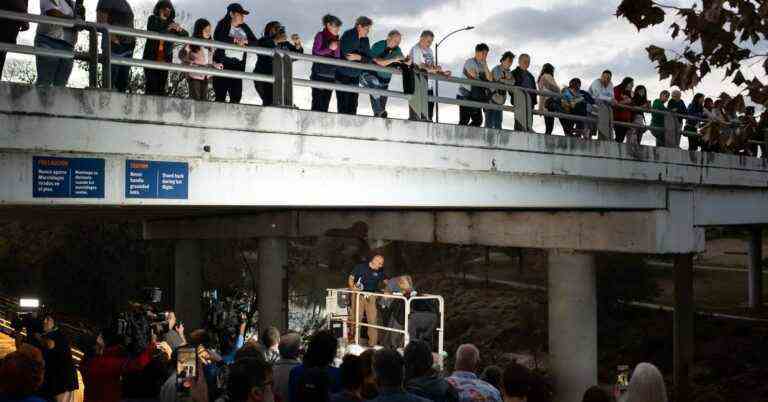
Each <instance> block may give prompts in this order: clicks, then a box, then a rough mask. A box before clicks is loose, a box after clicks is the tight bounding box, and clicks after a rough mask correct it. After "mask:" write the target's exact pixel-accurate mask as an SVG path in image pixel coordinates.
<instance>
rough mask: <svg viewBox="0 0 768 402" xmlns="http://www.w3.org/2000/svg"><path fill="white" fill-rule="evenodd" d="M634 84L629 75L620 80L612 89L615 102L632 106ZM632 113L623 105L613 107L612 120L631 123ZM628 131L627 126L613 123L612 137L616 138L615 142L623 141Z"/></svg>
mask: <svg viewBox="0 0 768 402" xmlns="http://www.w3.org/2000/svg"><path fill="white" fill-rule="evenodd" d="M634 86H635V80H634V79H632V78H630V77H626V78H624V79H623V80H622V81H621V84H619V85H617V86H616V88H614V89H613V98H614V99H615V101H616V103H618V104H620V105H626V106H632V88H633V87H634ZM632 115H633V113H632V111H631V110H629V109H625V108H623V107H618V106H614V107H613V120H614V121H620V122H623V123H631V122H632ZM628 131H629V127H625V126H618V125H614V126H613V133H614V138H615V139H616V142H624V138H626V137H627V132H628Z"/></svg>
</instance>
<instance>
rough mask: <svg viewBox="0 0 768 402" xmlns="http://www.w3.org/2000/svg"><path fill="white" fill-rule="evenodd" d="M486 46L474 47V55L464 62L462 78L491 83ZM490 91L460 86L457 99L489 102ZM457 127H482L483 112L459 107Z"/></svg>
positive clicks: (478, 45) (477, 87)
mask: <svg viewBox="0 0 768 402" xmlns="http://www.w3.org/2000/svg"><path fill="white" fill-rule="evenodd" d="M489 50H490V49H489V48H488V45H486V44H485V43H479V44H477V46H475V55H474V56H473V57H471V58H469V59H467V61H465V62H464V68H463V69H462V70H463V73H464V78H466V79H469V80H479V81H493V75H492V74H491V70H490V69H488V52H489ZM491 96H492V94H491V90H490V89H488V88H486V87H481V86H475V85H462V86H461V88H459V94H458V95H457V96H456V98H457V99H460V100H461V99H465V100H470V101H474V102H489V101H490V100H491ZM459 125H460V126H475V127H480V126H482V125H483V110H482V109H480V108H477V107H471V106H462V105H459Z"/></svg>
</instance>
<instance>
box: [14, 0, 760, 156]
mask: <svg viewBox="0 0 768 402" xmlns="http://www.w3.org/2000/svg"><path fill="white" fill-rule="evenodd" d="M0 18H3V19H7V20H15V21H23V22H29V23H38V24H53V25H58V26H62V27H66V28H73V29H75V30H78V31H86V32H88V49H87V51H85V52H78V51H72V52H67V51H61V50H53V49H41V48H37V47H34V46H24V45H14V44H6V43H0V51H6V52H11V53H20V54H28V55H39V56H49V57H59V58H67V59H75V60H84V61H86V62H87V63H88V65H89V69H88V70H89V87H91V88H106V89H109V88H111V66H113V65H117V66H129V67H140V68H151V69H156V70H166V71H174V72H181V73H193V74H204V75H209V76H213V77H224V78H234V79H243V80H249V81H256V82H266V83H270V84H272V85H273V86H274V91H273V92H274V106H277V107H289V108H290V107H294V106H293V88H294V86H298V87H309V88H318V89H326V90H336V91H345V92H353V93H357V94H367V95H372V96H386V97H392V98H398V99H404V100H406V101H407V102H408V106H409V109H410V111H411V113H410V114H411V116H412V117H411V118H412V119H415V120H422V121H430V119H429V117H428V106H429V103H431V102H433V103H443V104H451V105H458V106H464V107H471V108H482V109H489V110H500V111H507V112H512V113H513V114H514V119H515V126H516V127H521V128H522V130H523V131H528V132H532V131H533V116H534V115H537V116H544V117H554V118H559V119H565V120H571V121H574V122H583V123H586V124H588V125H590V126H591V127H594V128H595V131H596V132H597V134H598V139H600V140H613V139H614V138H615V137H614V129H615V128H616V127H627V128H637V129H641V130H649V131H651V132H654V131H657V132H658V131H664V133H665V137H666V138H673V139H675V138H676V139H677V140H678V141H679V138H680V137H681V136H686V137H700V136H701V133H699V132H692V131H685V130H684V127H681V126H682V125H681V124H680V119H685V120H688V121H693V120H695V121H702V122H707V121H708V120H707V119H702V118H700V117H696V116H690V115H686V114H679V113H674V112H670V111H659V110H651V109H647V108H638V107H634V106H630V105H624V104H618V103H615V102H613V103H611V104H607V103H600V105H599V107H595V108H594V109H595V110H596V113H593V114H592V115H587V116H583V115H576V114H570V113H560V112H553V111H548V110H544V111H541V110H535V109H534V107H533V105H532V102H531V100H532V97H534V96H539V95H542V96H546V97H554V98H556V99H561V98H562V97H563V95H562V94H560V93H554V92H548V91H539V90H533V89H529V88H522V87H517V86H512V85H508V84H504V83H499V82H486V81H480V80H470V79H465V78H457V77H449V76H443V75H433V74H428V73H427V72H424V71H421V70H418V69H416V71H415V72H414V74H413V80H414V82H413V91H409V92H408V93H406V92H405V90H404V88H405V86H403V89H402V90H399V91H397V90H392V89H388V90H383V89H375V88H365V87H361V86H352V85H344V84H339V83H332V82H323V81H313V80H310V79H306V78H299V77H294V74H293V63H294V62H310V63H320V64H326V65H332V66H337V67H347V68H353V69H357V70H364V71H369V72H386V73H389V74H395V75H402V72H401V71H400V70H398V69H392V68H388V67H381V66H378V65H375V64H361V63H356V62H350V61H346V60H338V59H331V58H326V57H318V56H313V55H307V54H301V53H295V52H288V51H285V50H279V49H267V48H261V47H254V46H238V45H233V44H230V43H225V42H217V41H213V40H201V39H196V38H185V37H179V36H175V35H169V34H161V33H157V32H149V31H143V30H138V29H132V28H125V27H118V26H113V25H108V24H100V23H94V22H88V21H84V20H76V19H66V18H54V17H48V16H41V15H33V14H26V13H16V12H11V11H2V10H0ZM110 35H118V36H123V37H131V38H141V39H153V40H164V41H169V42H173V43H176V44H183V45H197V46H203V47H209V48H213V49H223V50H232V51H237V52H242V53H251V54H257V55H260V56H266V57H272V58H273V71H272V74H271V75H269V74H258V73H253V72H246V71H234V70H218V69H215V68H208V67H196V66H190V65H186V64H174V63H164V62H156V61H149V60H143V59H135V58H130V57H116V56H112V54H111V41H110V40H108V39H107V38H109V36H110ZM99 41H100V45H99ZM99 67H101V80H99V75H98V70H99ZM429 81H436V82H438V81H441V82H450V83H454V84H461V85H470V86H478V87H484V88H488V89H491V90H500V91H506V92H507V93H509V94H511V96H512V101H513V102H512V103H513V105H511V106H510V105H506V104H504V105H499V104H496V103H493V102H478V101H475V100H469V99H453V98H446V97H441V96H433V95H429V94H428V83H429ZM617 108H621V109H627V110H633V111H639V112H642V113H652V114H662V115H664V117H665V124H664V127H663V128H662V127H654V126H650V125H638V124H635V123H633V122H620V121H614V119H613V110H614V109H617ZM751 142H752V143H760V144H766V142H764V141H751Z"/></svg>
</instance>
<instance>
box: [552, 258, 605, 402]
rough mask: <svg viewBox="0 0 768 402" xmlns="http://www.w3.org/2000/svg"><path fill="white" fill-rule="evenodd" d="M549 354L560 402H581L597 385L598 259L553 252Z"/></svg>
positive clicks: (556, 397)
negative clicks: (596, 269)
mask: <svg viewBox="0 0 768 402" xmlns="http://www.w3.org/2000/svg"><path fill="white" fill-rule="evenodd" d="M548 277H549V278H548V285H549V286H548V289H549V355H550V367H551V369H552V374H553V375H554V378H555V400H556V401H557V402H577V401H581V398H582V396H583V394H584V391H586V390H587V388H589V387H591V386H592V385H596V384H597V294H596V290H597V284H596V281H597V279H596V277H595V257H594V256H593V255H591V254H582V253H575V252H567V251H559V250H555V251H551V252H550V253H549V274H548Z"/></svg>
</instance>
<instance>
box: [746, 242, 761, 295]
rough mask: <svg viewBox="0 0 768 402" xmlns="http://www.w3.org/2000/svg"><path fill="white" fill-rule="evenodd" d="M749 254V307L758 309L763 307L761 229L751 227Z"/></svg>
mask: <svg viewBox="0 0 768 402" xmlns="http://www.w3.org/2000/svg"><path fill="white" fill-rule="evenodd" d="M750 232H751V233H750V234H751V236H750V238H749V246H748V254H749V280H748V286H749V289H748V293H749V307H750V308H753V309H759V308H761V307H762V306H763V229H762V228H761V227H753V228H751V230H750Z"/></svg>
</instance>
